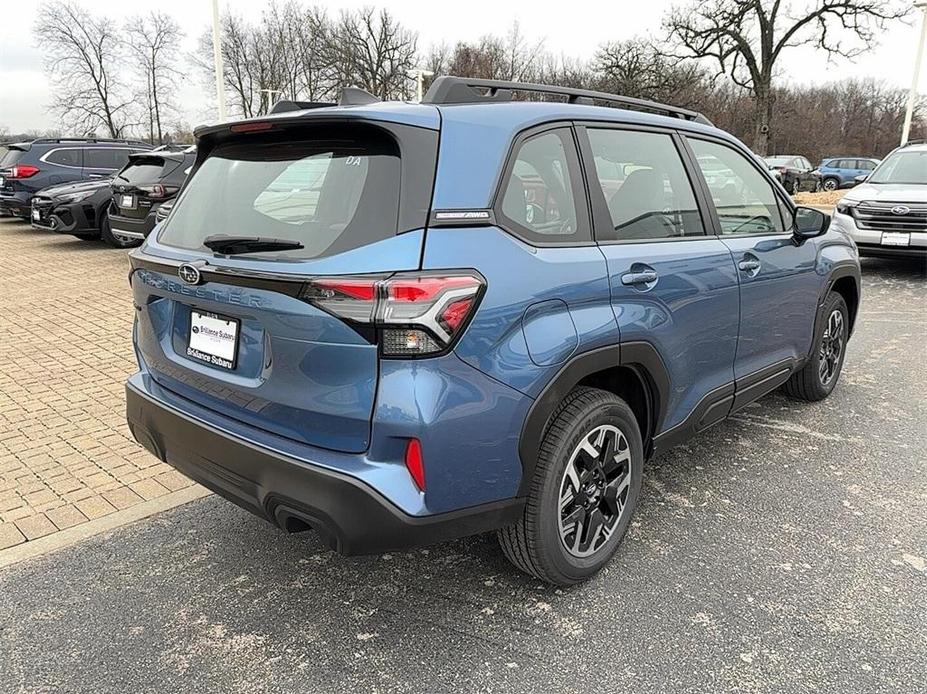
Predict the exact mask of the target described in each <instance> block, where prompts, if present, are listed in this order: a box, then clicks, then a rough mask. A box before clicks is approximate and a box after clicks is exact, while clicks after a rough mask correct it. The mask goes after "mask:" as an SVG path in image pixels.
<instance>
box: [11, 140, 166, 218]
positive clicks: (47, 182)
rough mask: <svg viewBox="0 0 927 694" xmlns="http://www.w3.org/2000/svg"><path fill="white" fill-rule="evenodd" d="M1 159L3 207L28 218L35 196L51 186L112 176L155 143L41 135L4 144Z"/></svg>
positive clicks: (18, 215)
mask: <svg viewBox="0 0 927 694" xmlns="http://www.w3.org/2000/svg"><path fill="white" fill-rule="evenodd" d="M4 147H5V152H4V153H3V158H2V159H0V209H2V210H3V211H5V212H9V213H12V214H14V215H16V216H17V217H22V218H24V219H26V218H28V217H29V214H30V209H31V206H32V198H33V197H34V196H35V194H36V193H37V192H39V191H40V190H42V189H43V188H48V187H49V186H55V185H60V184H62V183H71V182H75V181H84V180H88V179H94V178H108V177H109V176H112V175H113V174H114V173H116V172H117V171H119V169H121V168H122V167H123V166H125V165H126V163H127V162H128V161H129V154H131V153H132V152H137V151H140V150H150V149H151V148H152V147H151V145H149V144H148V143H146V142H141V141H139V140H101V139H96V138H39V139H36V140H31V141H28V142H14V143H9V144H7V145H5V146H4Z"/></svg>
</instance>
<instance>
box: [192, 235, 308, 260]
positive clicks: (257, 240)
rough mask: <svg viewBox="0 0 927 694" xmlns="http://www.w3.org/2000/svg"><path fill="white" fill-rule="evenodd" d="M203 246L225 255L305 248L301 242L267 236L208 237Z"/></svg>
mask: <svg viewBox="0 0 927 694" xmlns="http://www.w3.org/2000/svg"><path fill="white" fill-rule="evenodd" d="M203 245H204V246H206V248H208V249H209V250H211V251H214V252H216V253H221V254H223V255H240V254H241V253H260V252H261V251H297V250H299V249H300V248H305V246H303V244H301V243H300V242H299V241H291V240H290V239H272V238H268V237H266V236H228V235H226V234H215V235H213V236H207V237H206V238H205V239H203Z"/></svg>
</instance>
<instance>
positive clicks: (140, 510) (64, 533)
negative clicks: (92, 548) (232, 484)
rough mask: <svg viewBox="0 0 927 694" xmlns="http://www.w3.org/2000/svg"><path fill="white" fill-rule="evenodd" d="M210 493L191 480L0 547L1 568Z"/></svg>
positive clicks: (49, 552) (74, 543)
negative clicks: (183, 485)
mask: <svg viewBox="0 0 927 694" xmlns="http://www.w3.org/2000/svg"><path fill="white" fill-rule="evenodd" d="M210 494H212V492H210V491H209V490H208V489H206V488H205V487H201V486H200V485H198V484H194V485H193V486H192V487H187V488H186V489H181V490H179V491H176V492H171V493H170V494H165V495H164V496H160V497H158V498H156V499H149V500H148V501H143V502H142V503H140V504H136V505H135V506H130V507H129V508H126V509H122V510H121V511H116V512H115V513H111V514H109V515H108V516H103V517H102V518H97V519H95V520H92V521H87V522H86V523H81V524H80V525H75V526H73V527H71V528H67V529H65V530H60V531H58V532H56V533H52V534H51V535H46V536H45V537H40V538H38V539H36V540H30V541H29V542H24V543H22V544H19V545H15V546H13V547H8V548H7V549H4V550H0V569H4V568H6V567H8V566H12V565H13V564H18V563H19V562H21V561H25V560H26V559H33V558H35V557H41V556H44V555H46V554H51V553H52V552H57V551H58V550H60V549H65V548H66V547H70V546H72V545H76V544H77V543H79V542H82V541H83V540H86V539H87V538H90V537H93V536H94V535H99V534H100V533H105V532H107V531H108V530H115V529H117V528H120V527H122V526H124V525H128V524H129V523H134V522H135V521H139V520H142V519H143V518H148V517H149V516H153V515H155V514H157V513H161V512H162V511H167V510H169V509H172V508H176V507H177V506H183V505H184V504H188V503H190V502H191V501H196V500H197V499H201V498H203V497H204V496H209V495H210Z"/></svg>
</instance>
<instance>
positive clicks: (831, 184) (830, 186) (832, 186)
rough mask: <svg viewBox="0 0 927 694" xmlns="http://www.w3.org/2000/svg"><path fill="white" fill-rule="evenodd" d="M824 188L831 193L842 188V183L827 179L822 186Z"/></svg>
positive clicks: (834, 179)
mask: <svg viewBox="0 0 927 694" xmlns="http://www.w3.org/2000/svg"><path fill="white" fill-rule="evenodd" d="M822 187H823V188H824V190H826V191H827V192H831V191H834V190H837V188H839V187H840V183H839V182H838V181H837V179H836V178H825V179H824V183H823V184H822Z"/></svg>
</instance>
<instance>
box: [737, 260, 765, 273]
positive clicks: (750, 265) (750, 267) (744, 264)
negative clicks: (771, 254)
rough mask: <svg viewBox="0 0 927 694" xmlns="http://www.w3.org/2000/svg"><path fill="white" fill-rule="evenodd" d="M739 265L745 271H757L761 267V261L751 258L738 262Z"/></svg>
mask: <svg viewBox="0 0 927 694" xmlns="http://www.w3.org/2000/svg"><path fill="white" fill-rule="evenodd" d="M737 267H739V268H740V269H741V270H743V271H744V272H756V271H757V270H759V269H760V261H759V260H749V259H748V260H741V261H740V262H739V263H738V264H737Z"/></svg>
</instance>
